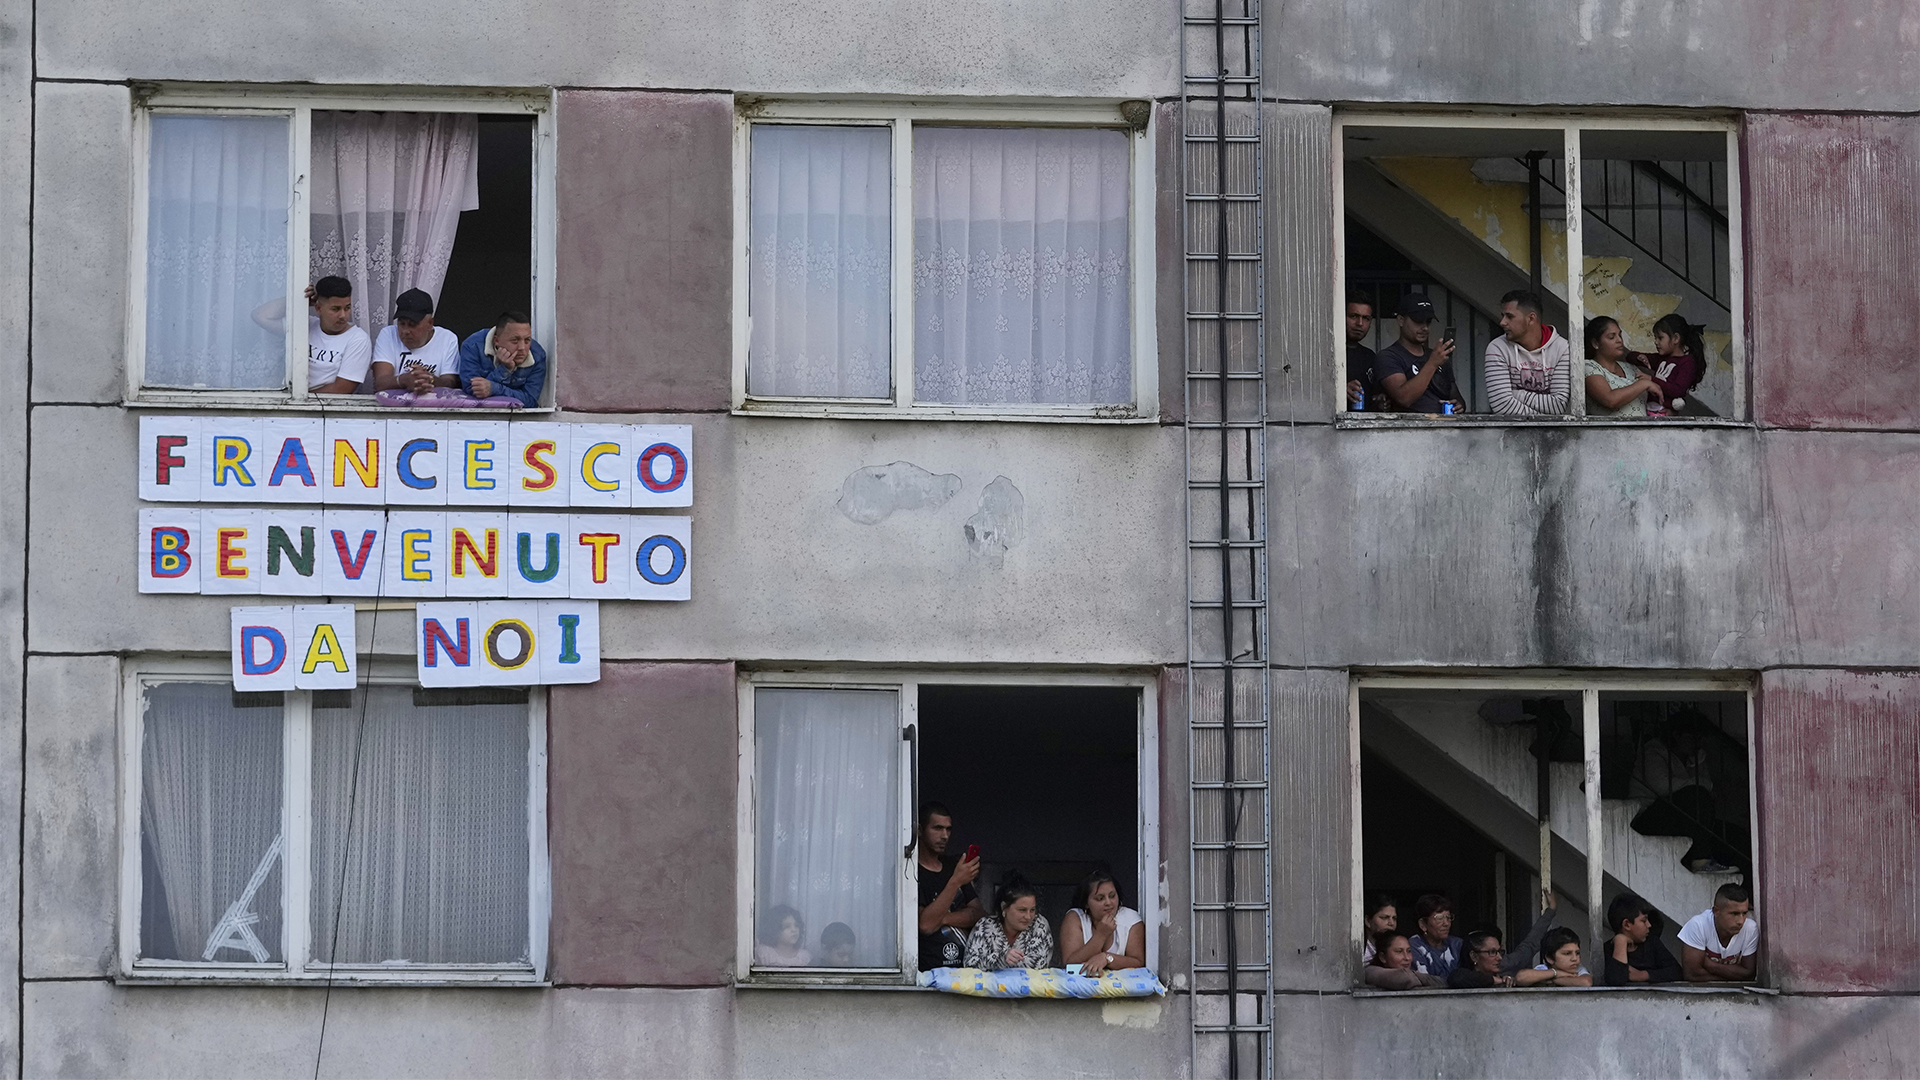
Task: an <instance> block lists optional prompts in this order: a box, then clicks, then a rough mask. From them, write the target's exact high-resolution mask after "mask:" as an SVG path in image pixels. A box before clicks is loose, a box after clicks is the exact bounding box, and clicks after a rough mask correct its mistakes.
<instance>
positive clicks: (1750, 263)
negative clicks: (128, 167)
mask: <svg viewBox="0 0 1920 1080" xmlns="http://www.w3.org/2000/svg"><path fill="white" fill-rule="evenodd" d="M1746 167H1747V170H1748V174H1747V175H1748V187H1747V191H1748V196H1747V200H1748V207H1747V217H1746V220H1747V221H1748V222H1749V225H1748V236H1749V238H1750V239H1749V242H1748V248H1747V261H1746V265H1747V274H1748V277H1747V282H1748V293H1749V297H1750V299H1749V301H1748V308H1747V310H1748V311H1749V312H1751V315H1750V319H1751V321H1752V327H1753V339H1752V344H1751V345H1750V346H1749V347H1748V354H1749V355H1750V356H1752V357H1754V358H1755V363H1754V365H1753V400H1754V415H1755V416H1756V417H1757V418H1758V419H1759V420H1760V422H1761V423H1764V424H1781V425H1786V426H1796V427H1798V426H1807V427H1828V428H1904V429H1907V430H1913V429H1915V428H1916V427H1920V413H1916V410H1915V408H1914V403H1913V396H1912V393H1911V391H1910V389H1909V388H1910V387H1911V386H1912V384H1913V377H1914V373H1915V371H1916V364H1915V362H1914V361H1913V360H1912V359H1911V358H1910V355H1909V354H1910V351H1911V350H1910V349H1909V347H1908V339H1909V336H1910V335H1909V334H1908V333H1907V331H1906V329H1905V328H1904V327H1901V326H1899V325H1897V324H1896V323H1894V322H1891V321H1889V320H1888V319H1887V318H1885V313H1886V312H1888V311H1895V310H1900V309H1903V308H1904V309H1911V308H1912V307H1913V306H1914V305H1915V304H1917V303H1920V239H1916V236H1917V235H1920V179H1916V177H1920V117H1913V116H1769V115H1762V116H1754V117H1751V118H1749V120H1748V125H1747V145H1746ZM1836 341H1845V342H1847V343H1848V345H1847V347H1846V348H1835V347H1834V342H1836ZM1864 356H1874V357H1880V358H1882V359H1881V360H1880V361H1879V362H1877V363H1861V362H1860V358H1861V357H1864ZM1816 386H1817V387H1819V388H1820V389H1819V392H1818V393H1808V388H1809V387H1816Z"/></svg>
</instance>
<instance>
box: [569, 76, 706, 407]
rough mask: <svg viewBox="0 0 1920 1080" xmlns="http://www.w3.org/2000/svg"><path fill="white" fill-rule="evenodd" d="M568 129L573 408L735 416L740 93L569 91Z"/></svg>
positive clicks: (570, 350) (570, 363)
mask: <svg viewBox="0 0 1920 1080" xmlns="http://www.w3.org/2000/svg"><path fill="white" fill-rule="evenodd" d="M556 126H557V128H558V139H559V149H558V153H559V161H558V165H557V166H556V173H557V175H556V181H557V185H558V196H559V199H558V202H559V221H558V224H559V237H558V243H559V266H558V271H559V272H558V274H557V280H556V287H557V289H558V293H559V323H558V326H557V327H556V329H555V334H554V341H555V350H554V373H555V379H556V384H557V387H558V391H557V392H558V394H559V402H560V404H561V405H562V406H564V407H566V408H568V409H581V410H587V411H597V412H675V411H702V410H716V409H725V408H727V407H728V406H729V404H730V396H731V386H732V375H731V364H732V352H733V343H732V337H731V334H732V330H731V326H732V314H733V309H732V302H733V301H732V295H733V288H732V284H733V269H732V259H733V202H732V200H733V97H732V95H730V94H682V93H658V92H652V91H638V90H632V91H628V90H566V91H562V92H561V93H560V95H559V105H558V113H557V123H556Z"/></svg>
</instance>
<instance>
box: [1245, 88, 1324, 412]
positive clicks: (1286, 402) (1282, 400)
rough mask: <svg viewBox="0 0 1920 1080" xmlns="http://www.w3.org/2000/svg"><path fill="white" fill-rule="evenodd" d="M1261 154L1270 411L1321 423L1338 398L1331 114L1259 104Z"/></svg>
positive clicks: (1316, 108) (1311, 107)
mask: <svg viewBox="0 0 1920 1080" xmlns="http://www.w3.org/2000/svg"><path fill="white" fill-rule="evenodd" d="M1261 119H1262V121H1263V127H1264V133H1265V142H1264V144H1263V145H1262V147H1261V149H1262V150H1263V152H1264V153H1265V155H1266V169H1265V178H1264V186H1265V201H1266V215H1267V219H1266V229H1267V251H1266V256H1267V264H1266V270H1267V278H1266V291H1267V295H1266V304H1267V324H1266V334H1267V417H1268V419H1270V420H1274V421H1289V420H1291V421H1297V422H1302V423H1325V422H1326V421H1327V419H1328V418H1329V417H1330V416H1331V415H1332V413H1333V411H1334V408H1335V402H1336V401H1337V400H1338V398H1337V396H1336V393H1335V390H1334V356H1335V352H1334V348H1335V345H1336V343H1337V342H1338V341H1340V340H1344V339H1343V338H1340V337H1339V336H1338V335H1339V334H1341V333H1344V330H1343V328H1341V327H1337V326H1335V325H1334V318H1333V302H1334V298H1333V292H1332V290H1333V288H1334V282H1333V272H1332V267H1333V164H1332V147H1333V113H1332V111H1331V110H1329V109H1326V108H1322V107H1320V106H1316V105H1277V104H1268V105H1265V106H1263V107H1262V109H1261Z"/></svg>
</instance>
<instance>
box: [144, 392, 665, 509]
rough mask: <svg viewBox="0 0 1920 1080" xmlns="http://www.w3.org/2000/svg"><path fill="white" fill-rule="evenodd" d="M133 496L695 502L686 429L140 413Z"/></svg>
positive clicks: (413, 502)
mask: <svg viewBox="0 0 1920 1080" xmlns="http://www.w3.org/2000/svg"><path fill="white" fill-rule="evenodd" d="M140 498H142V499H144V500H146V501H147V502H211V503H223V502H232V503H306V504H324V505H327V506H388V505H392V506H500V507H506V506H524V507H566V506H579V507H596V508H612V509H629V508H635V507H642V508H654V507H674V506H692V505H693V428H692V427H691V426H689V425H686V424H557V423H540V422H533V421H507V420H370V419H358V418H351V417H349V418H344V419H333V418H328V419H325V420H313V419H281V418H278V417H269V418H264V419H263V418H256V417H240V416H231V417H229V416H194V415H165V416H143V417H141V418H140Z"/></svg>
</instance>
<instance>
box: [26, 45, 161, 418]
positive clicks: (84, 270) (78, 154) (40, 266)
mask: <svg viewBox="0 0 1920 1080" xmlns="http://www.w3.org/2000/svg"><path fill="white" fill-rule="evenodd" d="M42 74H45V73H44V72H43V73H42ZM36 96H37V107H36V114H35V116H34V140H35V151H34V156H33V160H34V177H33V279H32V280H33V385H32V395H33V399H34V400H35V401H119V400H121V399H122V398H123V397H125V396H126V365H125V353H126V341H127V330H126V326H127V319H126V310H127V283H128V281H130V280H131V276H130V269H131V264H130V263H129V262H128V258H129V255H128V251H129V249H128V228H129V225H128V216H127V215H128V211H129V204H130V201H131V199H132V165H131V155H132V152H133V106H132V99H131V98H130V97H129V95H128V92H127V88H126V87H125V86H78V85H64V84H60V83H47V82H43V83H40V84H38V90H37V92H36ZM10 220H13V219H10ZM14 385H16V386H17V385H20V384H18V383H16V384H14Z"/></svg>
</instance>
